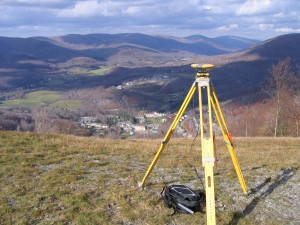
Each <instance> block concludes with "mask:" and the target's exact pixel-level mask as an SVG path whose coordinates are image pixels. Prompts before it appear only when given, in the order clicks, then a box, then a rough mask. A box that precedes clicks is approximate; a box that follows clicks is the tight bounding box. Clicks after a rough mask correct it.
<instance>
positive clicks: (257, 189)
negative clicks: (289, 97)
mask: <svg viewBox="0 0 300 225" xmlns="http://www.w3.org/2000/svg"><path fill="white" fill-rule="evenodd" d="M235 142H236V152H237V157H238V159H239V162H240V165H241V169H242V172H243V174H244V177H245V181H246V184H247V187H248V192H249V196H245V195H243V193H242V190H241V188H240V186H239V183H238V180H237V178H236V175H235V172H234V169H233V166H232V163H231V159H230V157H229V153H228V152H227V149H226V147H225V145H224V144H223V141H222V140H221V139H217V155H218V164H217V166H216V169H215V185H216V197H217V200H216V206H217V210H216V213H217V224H297V223H298V221H300V214H299V207H300V201H299V191H300V187H299V182H300V175H299V161H300V154H299V149H300V139H299V138H262V137H260V138H236V139H235ZM159 143H160V140H157V139H152V140H151V139H150V140H146V139H129V140H112V139H100V138H92V137H89V138H87V137H75V136H66V135H45V134H36V133H20V132H3V131H1V132H0V224H1V225H4V224H205V223H206V215H205V213H204V214H203V213H200V212H199V213H196V214H195V215H186V214H176V215H174V216H170V214H172V213H173V210H171V209H167V208H165V207H164V204H163V202H162V201H161V200H160V198H159V195H160V192H161V191H162V188H163V187H164V185H166V184H169V183H177V184H178V183H180V184H186V185H188V186H189V187H191V188H194V189H202V185H201V181H200V179H199V177H198V176H197V175H196V173H195V171H194V167H196V168H197V171H198V172H199V176H200V177H203V168H202V166H201V153H200V147H199V146H198V143H199V140H198V139H196V141H195V142H194V144H193V145H192V139H171V141H170V143H169V145H168V146H167V148H166V149H165V150H164V152H163V154H162V155H161V157H160V159H159V160H158V163H157V165H156V166H155V168H154V170H153V171H152V173H151V175H150V177H149V179H148V180H147V181H146V185H145V189H144V190H141V189H140V188H138V187H137V183H138V181H140V180H141V179H142V177H143V175H144V173H145V172H146V170H147V168H148V166H149V164H150V162H151V160H152V158H153V157H154V154H155V153H156V151H157V148H158V146H159ZM204 211H205V210H204Z"/></svg>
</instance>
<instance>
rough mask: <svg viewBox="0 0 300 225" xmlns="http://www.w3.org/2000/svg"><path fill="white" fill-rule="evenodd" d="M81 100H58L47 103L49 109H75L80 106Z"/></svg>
mask: <svg viewBox="0 0 300 225" xmlns="http://www.w3.org/2000/svg"><path fill="white" fill-rule="evenodd" d="M82 103H83V102H82V101H81V100H59V101H57V102H54V103H52V104H50V105H49V108H51V109H61V110H71V111H72V110H77V109H79V108H80V107H81V106H82Z"/></svg>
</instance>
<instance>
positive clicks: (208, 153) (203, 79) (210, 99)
mask: <svg viewBox="0 0 300 225" xmlns="http://www.w3.org/2000/svg"><path fill="white" fill-rule="evenodd" d="M191 66H192V68H194V69H196V71H197V73H196V80H195V81H194V83H193V85H192V87H191V88H190V90H189V92H188V94H187V96H186V98H185V99H184V101H183V103H182V105H181V107H180V109H179V111H178V113H177V114H176V117H175V119H174V120H173V122H172V124H171V126H170V128H169V130H168V132H167V133H166V135H165V137H164V139H163V141H162V142H161V144H160V147H159V149H158V151H157V153H156V155H155V157H154V159H153V161H152V162H151V164H150V166H149V168H148V170H147V172H146V174H145V176H144V178H143V180H142V181H141V182H140V183H139V186H140V187H143V186H144V184H145V181H146V179H147V178H148V176H149V175H150V173H151V171H152V169H153V167H154V165H155V164H156V162H157V160H158V158H159V156H160V154H161V153H162V151H163V150H164V148H165V147H166V145H167V143H168V141H169V140H170V138H171V136H172V134H173V132H174V131H175V129H176V127H177V125H178V123H179V121H180V119H181V117H182V116H183V113H184V112H185V110H186V108H187V106H188V104H189V103H190V101H191V99H192V97H193V95H194V93H195V91H196V89H197V88H198V94H199V116H200V118H199V119H200V138H201V148H202V165H203V167H204V174H205V194H206V216H207V224H208V225H214V224H216V212H215V190H214V170H213V168H214V165H215V162H216V156H215V151H214V147H215V146H214V134H213V127H212V124H213V122H212V108H213V110H214V112H215V116H216V118H217V121H218V124H219V126H220V129H221V132H222V135H223V139H224V141H225V143H226V146H227V148H228V151H229V153H230V156H231V159H232V162H233V165H234V168H235V171H236V174H237V177H238V179H239V182H240V185H241V188H242V190H243V192H244V193H245V194H246V193H247V188H246V184H245V181H244V177H243V174H242V172H241V169H240V166H239V162H238V159H237V157H236V154H235V151H234V148H233V140H232V137H231V135H230V133H229V131H228V128H227V124H226V121H225V118H224V115H223V112H222V110H221V107H220V104H219V100H218V97H217V94H216V91H215V89H214V87H213V85H212V83H211V81H210V77H209V73H208V71H207V70H208V69H211V68H213V67H214V65H212V64H202V65H201V64H192V65H191ZM205 89H206V92H207V105H208V123H209V132H208V134H207V135H205V134H204V119H203V101H202V91H203V90H205Z"/></svg>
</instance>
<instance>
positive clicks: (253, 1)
mask: <svg viewBox="0 0 300 225" xmlns="http://www.w3.org/2000/svg"><path fill="white" fill-rule="evenodd" d="M133 32H137V33H146V34H164V35H173V36H179V37H183V36H189V35H193V34H201V35H205V36H208V37H216V36H222V35H236V36H242V37H248V38H254V39H260V40H264V39H267V38H270V37H274V36H278V35H282V34H286V33H296V32H298V33H299V32H300V0H247V1H245V0H244V1H242V0H86V1H84V0H0V36H18V37H29V36H56V35H63V34H69V33H77V34H87V33H133Z"/></svg>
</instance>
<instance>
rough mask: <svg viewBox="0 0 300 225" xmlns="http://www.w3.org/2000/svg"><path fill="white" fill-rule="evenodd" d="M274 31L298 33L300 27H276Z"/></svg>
mask: <svg viewBox="0 0 300 225" xmlns="http://www.w3.org/2000/svg"><path fill="white" fill-rule="evenodd" d="M275 31H276V32H279V33H300V28H291V27H281V28H276V29H275Z"/></svg>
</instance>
